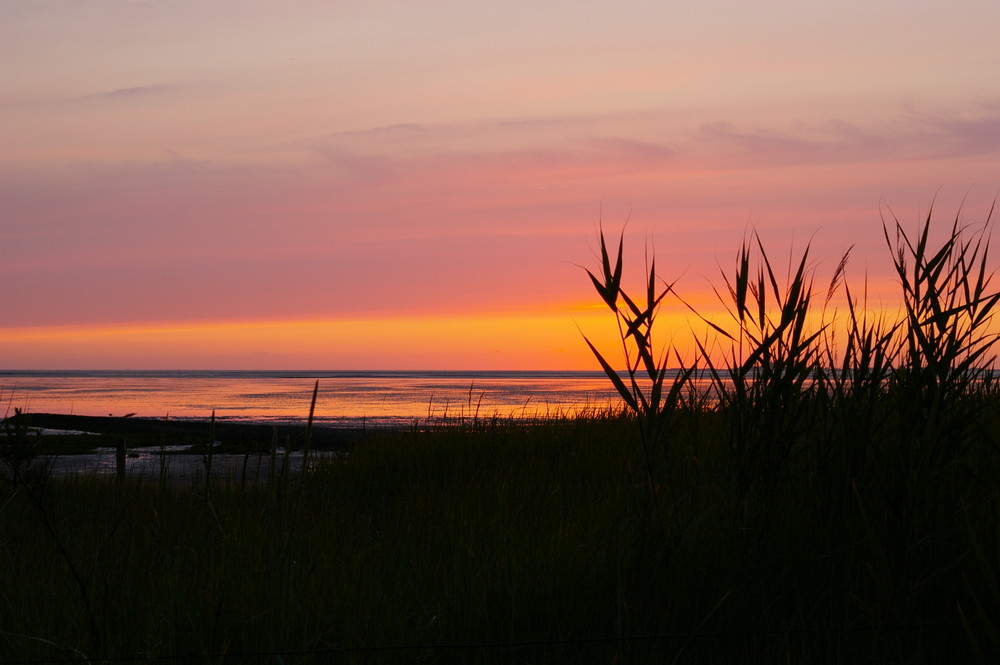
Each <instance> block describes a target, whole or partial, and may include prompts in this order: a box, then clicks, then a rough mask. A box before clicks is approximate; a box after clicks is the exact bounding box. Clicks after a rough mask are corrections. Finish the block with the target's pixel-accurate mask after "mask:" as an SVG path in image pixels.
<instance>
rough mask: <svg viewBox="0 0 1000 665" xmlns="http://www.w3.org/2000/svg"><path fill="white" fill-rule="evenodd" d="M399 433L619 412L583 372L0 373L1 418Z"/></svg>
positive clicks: (608, 389)
mask: <svg viewBox="0 0 1000 665" xmlns="http://www.w3.org/2000/svg"><path fill="white" fill-rule="evenodd" d="M317 381H319V393H318V395H317V400H316V410H315V416H314V422H315V424H316V426H320V427H322V426H328V427H367V426H387V427H398V426H407V425H411V424H413V423H428V422H440V421H446V420H451V421H455V420H458V419H471V418H475V417H478V418H491V417H494V416H498V417H500V418H539V417H541V418H545V417H555V416H562V415H568V416H572V415H578V414H580V413H582V412H585V411H587V410H593V409H604V408H607V407H609V406H617V405H619V404H620V398H619V397H618V396H617V394H616V393H615V392H614V389H613V387H612V386H611V383H610V381H608V379H607V377H606V376H605V375H604V374H603V372H599V371H598V372H588V371H578V372H569V371H532V372H525V371H485V372H483V371H203V370H198V371H103V370H79V371H13V370H6V371H0V414H6V415H9V414H12V413H13V412H14V409H15V408H19V409H21V410H23V411H27V412H34V413H68V414H76V415H90V416H108V415H111V416H125V415H127V414H134V415H135V416H136V417H148V418H176V419H208V418H210V417H211V415H212V413H213V411H214V413H215V417H216V418H217V419H225V420H238V421H246V422H260V423H279V422H290V423H294V422H303V421H305V420H306V419H307V418H308V415H309V405H310V401H311V399H312V391H313V386H314V385H315V383H316V382H317Z"/></svg>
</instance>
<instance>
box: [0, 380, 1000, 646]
mask: <svg viewBox="0 0 1000 665" xmlns="http://www.w3.org/2000/svg"><path fill="white" fill-rule="evenodd" d="M988 405H989V408H988V409H987V410H985V411H984V412H983V417H982V419H981V420H980V421H979V422H978V423H977V429H979V428H981V429H982V431H983V432H984V435H985V434H986V433H992V432H996V431H997V428H998V427H1000V423H998V422H997V417H996V411H995V403H994V400H993V399H992V398H991V399H990V400H989V401H988ZM688 416H689V417H685V418H684V419H683V420H682V422H680V423H678V427H679V428H680V429H679V432H678V436H677V438H676V441H677V442H678V443H677V445H675V446H674V447H672V449H671V451H670V454H669V455H668V456H667V457H666V458H665V459H664V460H663V461H664V462H665V463H664V464H662V465H660V466H661V467H662V468H666V467H667V466H670V467H671V468H672V469H673V472H672V474H671V482H672V492H671V493H670V496H664V497H662V498H661V500H658V501H657V502H656V503H651V502H650V501H649V496H648V494H647V491H646V485H645V482H644V472H643V468H644V462H643V453H642V445H641V442H640V440H639V438H638V435H637V434H636V433H635V430H634V426H633V423H632V422H631V420H630V419H627V418H622V417H614V416H611V415H609V416H607V417H603V418H594V419H586V420H585V419H578V420H571V421H564V422H559V423H550V424H545V425H538V426H530V427H529V426H523V425H521V426H513V425H511V426H507V425H503V424H492V425H490V426H484V427H481V428H465V429H455V430H451V431H438V432H434V433H419V432H409V433H386V434H385V435H384V436H383V437H381V438H380V439H379V440H374V441H372V442H370V443H369V444H366V445H364V446H359V447H358V448H357V449H356V450H354V451H353V452H352V453H351V455H350V456H349V458H348V459H347V460H345V461H341V462H336V463H331V464H328V465H325V466H322V467H320V468H317V469H316V470H315V471H314V472H312V473H310V474H307V475H305V476H302V477H298V478H292V479H285V480H284V481H280V480H279V481H277V482H275V483H274V484H266V485H262V486H249V487H244V486H241V485H240V483H239V482H238V481H235V480H234V481H233V482H231V483H227V482H225V480H224V479H218V482H217V483H216V484H215V486H214V488H213V491H212V492H211V493H210V494H208V493H206V492H205V491H204V488H203V487H202V486H201V485H200V484H195V485H191V486H177V485H160V484H158V483H157V482H155V480H154V481H152V482H150V481H146V482H143V481H138V480H134V479H133V480H130V481H127V482H120V483H118V482H108V481H106V480H102V479H97V478H88V477H77V478H66V479H61V480H58V481H55V480H48V481H40V484H37V485H35V486H34V487H28V486H26V485H21V486H20V487H18V488H17V489H14V488H11V487H8V488H7V489H5V490H4V494H3V500H2V504H0V507H2V510H0V538H2V540H0V570H3V574H2V577H3V584H2V586H0V598H2V601H3V602H2V604H0V630H2V632H0V653H3V654H4V660H5V662H14V661H17V660H33V659H56V658H62V659H66V660H67V662H101V660H102V658H103V657H108V658H115V659H119V658H123V657H124V658H129V659H134V660H133V662H156V661H157V660H159V659H163V658H166V657H168V656H170V657H184V658H186V659H187V658H190V659H194V660H195V661H196V662H222V661H225V660H226V657H227V656H229V657H230V658H231V660H230V662H261V663H263V662H278V660H277V656H276V655H274V654H280V657H281V659H282V661H281V662H303V663H308V662H330V661H331V660H333V659H334V657H335V656H336V658H337V659H338V660H339V661H342V662H379V663H382V662H442V661H443V662H450V661H464V660H467V661H471V662H572V661H584V662H613V661H615V660H617V661H618V662H669V661H671V660H673V659H675V658H676V659H678V661H679V662H727V661H730V662H732V661H735V662H754V661H756V662H778V661H786V660H789V661H792V662H800V663H801V662H864V661H868V660H874V661H878V662H900V663H904V662H905V663H912V662H921V661H923V662H934V661H937V660H939V659H940V658H941V657H942V655H943V654H951V653H957V654H960V655H961V659H963V660H971V659H974V658H975V657H976V655H977V654H980V655H982V660H983V662H991V654H996V653H997V649H998V648H1000V644H998V643H997V638H998V629H1000V625H998V624H997V622H996V617H997V616H1000V615H998V612H1000V593H998V587H997V581H998V576H1000V549H998V548H1000V485H998V483H997V482H996V478H997V477H998V475H997V472H998V471H1000V469H997V465H996V455H995V452H994V450H993V448H992V444H990V443H988V441H987V439H986V438H983V439H981V440H978V441H976V442H975V444H974V445H971V446H969V447H968V449H967V451H966V453H965V454H964V455H963V458H962V459H961V460H960V463H958V464H956V466H955V472H954V474H951V475H950V476H949V477H948V478H943V479H941V483H940V485H939V486H935V487H931V488H928V489H927V492H926V496H925V499H926V500H924V501H922V502H919V504H918V503H917V502H914V507H913V508H911V509H909V510H908V511H906V512H905V516H906V518H907V525H908V526H907V527H906V528H902V525H900V523H899V520H900V519H901V516H900V510H901V509H900V507H899V506H897V505H896V504H895V503H894V501H895V498H894V497H895V496H896V492H897V489H896V487H895V484H894V481H893V478H894V476H893V475H892V474H891V473H888V469H885V468H883V466H882V465H883V464H884V462H882V461H881V460H880V457H881V456H882V455H883V454H889V450H888V449H889V448H891V446H892V445H894V444H895V443H897V441H895V440H893V439H892V438H891V437H889V436H887V435H888V433H889V431H890V430H892V429H893V428H894V427H893V426H894V425H898V423H889V422H886V423H885V427H884V429H880V430H877V431H876V432H875V433H874V434H875V440H882V441H885V442H886V445H885V449H883V446H882V445H876V446H875V447H874V448H873V454H872V455H871V458H870V460H869V461H868V462H866V464H865V465H864V469H863V471H862V473H861V474H860V476H859V477H858V478H857V479H856V480H855V481H853V482H848V481H847V480H846V479H845V478H837V477H836V476H835V475H833V474H829V473H820V470H821V469H823V468H826V467H828V466H829V465H830V464H831V460H830V459H829V458H830V455H829V454H828V452H827V448H828V446H833V447H834V448H837V447H846V446H848V445H850V444H851V443H852V442H851V441H849V440H848V439H846V438H842V437H836V438H834V439H833V440H832V441H831V440H830V436H829V433H828V432H826V431H825V428H823V427H816V428H815V429H812V430H810V431H806V432H803V434H804V435H806V436H805V437H804V441H810V442H811V444H810V445H803V446H802V447H801V449H799V450H797V451H796V453H795V462H794V463H793V464H792V465H791V466H790V468H789V469H788V470H787V473H786V474H784V476H783V478H782V482H781V483H780V486H779V487H777V488H775V489H774V490H773V491H771V492H769V493H768V495H767V497H766V499H765V498H763V497H759V498H756V499H748V498H747V497H745V496H742V495H741V492H740V490H739V487H738V483H737V476H738V474H734V472H733V468H732V459H731V456H730V453H729V451H728V448H727V446H726V445H725V443H726V441H727V439H728V437H729V434H730V432H729V430H730V424H729V422H728V421H727V418H726V417H725V414H721V413H714V412H712V413H693V412H692V413H690V414H688ZM657 480H658V481H659V482H663V483H665V482H666V477H665V476H664V477H661V478H658V479H657ZM917 505H919V507H916V506H917ZM252 654H266V655H260V656H258V657H254V656H253V655H252Z"/></svg>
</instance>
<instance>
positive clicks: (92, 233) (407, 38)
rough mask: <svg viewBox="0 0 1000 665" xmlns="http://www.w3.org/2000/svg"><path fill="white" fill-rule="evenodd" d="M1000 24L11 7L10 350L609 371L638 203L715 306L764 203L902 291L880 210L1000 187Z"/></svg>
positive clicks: (976, 217) (786, 12) (638, 249)
mask: <svg viewBox="0 0 1000 665" xmlns="http://www.w3.org/2000/svg"><path fill="white" fill-rule="evenodd" d="M998 26H1000V3H997V2H995V1H994V0H969V1H965V2H958V3H945V2H928V1H919V0H917V1H914V0H909V1H907V2H902V1H891V2H879V3H872V2H870V0H869V1H865V2H855V1H847V2H841V3H818V2H791V1H781V2H777V1H768V0H762V1H760V2H756V3H744V2H736V1H730V2H706V3H697V5H696V3H674V2H616V3H612V2H586V1H579V0H577V1H574V2H568V1H551V0H532V1H531V2H527V1H522V0H506V1H505V2H503V3H499V2H495V3H480V2H444V1H438V0H432V1H423V2H396V1H389V0H385V1H380V0H367V1H365V2H355V1H339V2H319V1H311V0H301V1H296V2H259V1H243V2H231V1H226V2H211V3H206V2H198V1H194V0H191V1H187V0H177V1H162V2H160V1H155V0H153V1H149V2H125V1H118V2H113V1H102V0H93V1H89V2H78V1H70V0H50V1H31V0H28V1H25V2H7V3H2V4H0V69H2V76H0V367H3V368H8V369H21V368H35V369H42V368H81V369H83V368H124V369H127V368H164V369H171V368H218V369H229V368H245V369H278V368H288V369H296V368H311V369H378V368H396V369H405V368H410V369H593V368H595V365H594V362H593V360H592V359H591V358H590V356H589V351H588V350H587V348H586V346H585V345H584V343H583V341H582V339H581V335H580V331H581V330H583V331H584V332H586V333H587V334H588V335H590V336H593V337H594V338H595V339H597V340H599V341H602V342H605V343H607V342H608V339H609V338H608V337H607V335H610V334H612V333H613V332H614V326H613V322H612V320H611V319H609V318H608V317H607V316H606V315H605V314H604V313H603V312H602V311H601V310H600V309H599V308H596V307H595V305H596V304H597V302H596V298H595V296H594V294H593V293H592V288H591V286H590V283H589V280H588V279H587V278H586V275H585V273H584V272H583V271H582V270H581V268H580V267H579V265H586V266H588V267H593V266H594V265H595V257H594V256H595V255H594V252H595V250H596V248H597V243H596V230H597V227H598V224H599V223H603V225H604V227H605V229H606V230H609V231H611V232H613V233H617V231H618V230H620V229H621V228H622V225H623V224H624V223H625V221H626V220H629V222H628V226H627V229H626V242H627V244H628V245H629V248H630V250H631V252H630V253H629V268H631V269H632V271H633V273H636V274H638V273H641V270H642V252H643V246H644V245H646V244H649V245H650V246H651V247H653V248H654V250H655V253H656V256H657V263H658V266H659V268H660V270H661V272H662V273H663V274H664V276H665V277H667V278H668V279H674V278H680V280H679V282H678V288H679V290H680V291H681V292H682V293H683V294H685V295H686V297H687V298H688V299H689V300H691V301H692V302H694V303H696V304H700V305H701V306H703V307H705V308H707V311H709V312H711V310H712V307H713V305H712V300H711V299H712V297H713V296H712V295H711V287H710V284H713V283H714V284H717V285H718V284H720V283H721V280H720V277H719V271H720V266H723V267H728V266H730V265H731V264H732V261H733V260H734V257H735V253H736V251H737V249H738V247H739V244H740V242H741V241H742V239H743V237H744V234H745V233H746V231H747V229H748V228H751V227H752V228H756V229H757V230H758V231H759V232H760V234H761V236H762V237H763V239H764V241H765V243H766V244H767V246H768V248H769V250H770V251H772V252H773V253H774V254H775V255H777V256H786V255H787V252H788V251H789V248H790V247H792V246H794V247H796V248H797V249H801V248H802V247H804V246H805V244H806V243H807V242H810V241H811V243H812V256H813V257H815V258H816V266H817V269H818V270H819V272H820V273H821V274H822V273H823V271H824V270H825V271H827V272H829V271H831V270H832V269H833V267H834V266H835V265H836V263H837V261H838V259H839V257H840V255H841V254H842V253H843V252H844V251H845V250H846V249H847V248H848V247H849V246H851V245H853V246H854V250H853V253H852V257H853V258H852V261H851V264H850V268H849V276H851V277H853V278H855V279H857V280H863V279H864V277H865V275H866V274H867V276H868V279H869V281H870V283H871V284H873V285H877V284H886V285H888V284H889V280H890V276H889V270H890V269H891V266H890V264H889V261H888V259H889V255H888V252H887V250H886V248H885V246H884V240H883V238H882V227H881V221H880V214H888V213H889V211H891V213H894V214H895V215H896V216H897V217H898V218H899V219H900V220H901V221H902V222H904V224H905V225H912V226H915V225H916V223H917V222H918V220H919V219H920V217H921V216H922V215H926V213H927V211H928V208H929V206H930V205H931V203H932V201H933V202H934V207H935V210H936V211H937V213H938V216H940V218H941V220H942V222H945V221H948V222H950V221H951V219H953V218H954V216H955V214H956V213H957V211H958V210H959V207H960V206H963V207H962V211H963V212H962V214H963V219H964V220H966V221H968V222H970V223H975V222H980V221H982V220H983V218H984V217H985V215H986V213H987V211H988V210H989V207H990V204H991V203H992V201H993V200H994V199H995V198H996V197H997V195H998V193H1000V85H998V84H997V82H996V73H997V72H998V71H1000V39H998V38H997V28H998ZM935 197H936V198H935ZM963 201H964V205H963ZM627 269H628V268H627ZM671 308H672V309H668V311H667V314H668V315H671V314H672V313H673V312H674V311H676V312H678V317H679V313H680V311H681V309H682V308H681V307H679V306H674V305H671ZM685 326H686V324H683V323H681V322H680V319H679V318H678V319H677V323H676V334H677V335H678V337H684V336H686V335H688V334H689V332H688V330H687V328H686V327H685Z"/></svg>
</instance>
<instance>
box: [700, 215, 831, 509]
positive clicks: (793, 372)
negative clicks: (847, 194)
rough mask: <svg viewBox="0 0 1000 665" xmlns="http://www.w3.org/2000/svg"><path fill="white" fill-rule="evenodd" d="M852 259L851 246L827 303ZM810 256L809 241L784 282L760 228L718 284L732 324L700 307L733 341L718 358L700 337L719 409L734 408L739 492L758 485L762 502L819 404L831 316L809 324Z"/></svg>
mask: <svg viewBox="0 0 1000 665" xmlns="http://www.w3.org/2000/svg"><path fill="white" fill-rule="evenodd" d="M846 259H847V256H846V254H845V256H844V257H843V258H842V259H841V261H840V263H839V264H838V266H837V269H836V270H835V271H834V275H833V278H832V279H831V281H830V285H829V287H828V289H827V294H826V302H827V303H828V302H829V301H830V299H831V298H832V296H833V294H834V292H835V291H836V290H837V288H838V285H839V284H840V282H841V280H842V278H843V273H844V266H845V264H846ZM808 260H809V246H808V245H807V246H806V249H805V250H804V251H803V252H802V256H801V258H800V259H799V261H798V263H797V264H796V263H794V262H792V261H790V262H789V266H788V270H789V274H788V276H787V277H786V279H785V283H784V285H782V284H779V278H778V276H777V274H776V273H775V270H774V268H773V266H772V265H771V261H770V259H769V258H768V255H767V252H766V251H765V250H764V245H763V242H762V241H761V239H760V236H759V235H758V234H756V233H754V234H753V235H752V237H751V238H748V239H746V240H745V241H744V243H743V246H742V247H741V248H740V251H739V254H738V256H737V261H736V270H735V274H734V275H733V276H732V277H730V276H729V275H728V274H726V273H725V272H723V275H722V276H723V280H724V283H725V287H726V289H725V292H724V293H720V292H719V290H718V289H716V290H715V293H716V296H717V297H718V298H719V301H720V302H721V303H722V305H723V306H724V307H725V308H726V310H727V312H728V314H729V316H730V318H731V322H730V324H729V326H724V325H723V324H720V323H715V322H712V321H709V320H708V319H705V318H704V317H701V315H700V314H699V315H698V316H699V317H700V318H701V319H702V320H703V321H705V322H706V323H707V324H708V325H709V326H710V327H711V328H712V329H713V330H714V331H715V332H716V333H718V334H719V335H721V336H722V337H723V338H724V339H725V340H728V342H729V348H728V350H723V355H722V363H719V362H718V361H717V360H713V359H712V356H711V354H710V353H709V351H708V349H707V348H706V342H703V341H701V340H696V342H697V344H698V347H699V349H700V350H701V352H702V355H703V356H704V357H705V359H706V364H707V366H708V371H709V374H710V376H711V378H712V384H713V388H714V390H715V392H716V394H717V397H718V402H719V409H720V411H722V412H724V413H726V414H727V416H728V420H729V425H730V435H729V442H730V447H731V449H732V452H733V454H734V460H733V461H734V464H733V471H734V473H735V474H736V487H737V491H738V494H739V495H740V497H742V498H741V501H743V500H745V499H747V498H749V495H750V494H751V493H755V494H756V495H757V496H756V499H757V500H756V501H753V502H752V503H753V505H754V506H755V507H756V508H760V507H766V503H767V500H768V497H769V496H770V495H771V494H772V493H773V492H774V490H775V488H776V485H777V483H778V482H780V479H781V477H782V475H783V474H785V473H787V472H788V470H789V467H788V465H789V458H790V455H791V454H792V451H793V449H794V448H795V446H796V444H797V443H798V437H799V435H800V431H801V430H802V428H803V426H804V424H805V422H804V421H805V420H807V419H808V418H810V416H811V415H812V412H813V410H814V409H815V406H816V400H815V395H814V394H813V393H814V389H815V385H814V380H815V377H816V370H817V368H819V367H820V366H821V363H820V358H821V356H820V346H819V340H820V336H821V335H822V334H823V332H824V331H825V330H826V328H827V324H825V323H822V322H820V324H819V325H818V327H817V328H816V329H810V327H809V324H810V318H811V316H812V315H813V311H812V308H813V300H814V297H815V294H814V273H813V270H812V269H811V268H810V267H809V263H808ZM793 270H794V272H793ZM692 311H694V310H693V308H692ZM695 313H696V314H697V312H695ZM730 326H734V328H733V327H730ZM727 327H729V329H727ZM743 506H744V508H746V507H748V506H747V504H745V503H744V504H743Z"/></svg>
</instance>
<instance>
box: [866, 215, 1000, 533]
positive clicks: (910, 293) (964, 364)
mask: <svg viewBox="0 0 1000 665" xmlns="http://www.w3.org/2000/svg"><path fill="white" fill-rule="evenodd" d="M959 212H961V211H959ZM992 213H993V209H992V208H991V209H990V213H989V214H988V215H987V218H986V222H985V223H984V224H983V226H981V227H980V228H978V229H972V228H970V227H969V226H967V225H963V224H960V221H959V216H956V218H955V220H954V222H953V223H952V226H951V229H950V231H949V233H948V235H947V237H945V238H944V240H943V241H942V242H941V243H940V245H939V246H934V245H932V243H931V240H930V229H931V213H930V212H928V215H927V218H926V219H925V220H924V221H923V223H922V224H921V226H920V227H919V228H918V231H917V234H916V235H915V236H914V237H913V238H911V237H910V236H909V235H907V233H906V232H905V231H904V230H903V228H902V226H901V224H900V223H899V221H898V220H897V219H895V218H893V220H892V224H891V229H892V231H893V232H894V233H893V232H890V225H889V224H887V223H886V222H885V220H884V219H883V233H884V236H885V240H886V244H887V245H888V246H889V248H890V249H891V250H893V264H894V268H895V271H896V275H897V276H898V278H899V282H900V285H901V287H902V304H903V321H902V332H901V344H902V348H901V350H900V356H901V357H900V366H899V368H898V370H897V371H896V372H894V373H893V374H892V376H891V379H890V385H891V388H892V390H893V392H894V393H896V394H898V395H899V398H898V399H897V400H896V401H895V405H896V408H897V410H898V427H899V436H898V445H897V446H895V447H892V448H889V449H887V450H886V455H887V459H886V462H887V464H886V466H887V469H888V472H889V473H890V477H891V479H892V482H891V484H890V488H891V489H890V491H891V493H892V496H890V497H888V498H887V500H888V502H889V505H890V506H891V507H892V511H893V515H894V521H895V522H896V524H895V525H894V528H895V530H896V531H897V540H898V543H899V547H900V548H902V547H903V545H904V544H905V543H908V542H910V541H911V540H912V538H913V536H914V534H915V533H917V532H919V531H920V529H921V524H920V521H921V520H923V519H927V518H929V517H930V516H931V514H932V513H933V512H935V510H936V507H935V506H934V505H931V504H930V503H929V501H930V497H940V496H941V492H946V493H948V494H951V493H952V492H954V491H960V486H961V485H962V484H963V481H964V480H966V479H967V478H968V477H969V475H970V474H974V471H973V470H972V469H969V468H967V467H966V466H964V465H962V464H957V463H958V462H959V461H960V460H962V458H963V455H964V453H965V451H966V450H967V449H968V448H969V447H970V446H972V445H973V444H974V443H975V442H976V434H975V432H974V431H973V424H974V423H975V422H976V418H977V416H978V415H979V411H980V410H981V409H982V408H983V406H984V405H985V404H987V403H988V401H987V400H984V399H983V397H984V396H985V395H984V394H983V393H984V390H988V389H990V387H991V386H992V369H993V357H992V356H991V355H990V352H991V350H992V348H993V346H994V345H995V344H996V342H997V339H998V334H997V333H996V332H992V331H991V330H990V324H991V323H992V319H993V311H994V308H995V307H996V305H997V302H998V301H1000V292H997V291H995V290H992V289H991V287H990V282H991V281H992V277H993V273H992V272H990V271H989V270H988V256H989V235H988V233H987V228H988V226H987V225H988V224H989V222H990V219H991V218H992Z"/></svg>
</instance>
